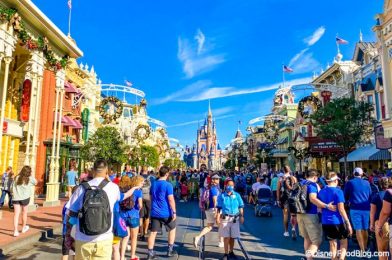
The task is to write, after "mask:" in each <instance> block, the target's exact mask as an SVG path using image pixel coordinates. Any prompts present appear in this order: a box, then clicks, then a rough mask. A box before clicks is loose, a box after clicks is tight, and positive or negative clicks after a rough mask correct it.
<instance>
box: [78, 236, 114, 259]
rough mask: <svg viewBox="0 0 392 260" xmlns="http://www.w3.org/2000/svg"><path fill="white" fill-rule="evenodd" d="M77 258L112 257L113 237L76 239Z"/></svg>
mask: <svg viewBox="0 0 392 260" xmlns="http://www.w3.org/2000/svg"><path fill="white" fill-rule="evenodd" d="M75 250H76V251H75V254H76V255H75V259H76V260H85V259H112V252H113V239H110V240H104V241H98V242H85V241H80V240H76V242H75Z"/></svg>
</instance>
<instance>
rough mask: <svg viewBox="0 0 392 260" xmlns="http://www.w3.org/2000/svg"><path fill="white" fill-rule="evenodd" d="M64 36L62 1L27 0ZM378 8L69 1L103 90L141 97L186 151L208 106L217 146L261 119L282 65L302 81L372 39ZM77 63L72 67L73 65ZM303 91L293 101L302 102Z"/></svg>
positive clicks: (285, 1)
mask: <svg viewBox="0 0 392 260" xmlns="http://www.w3.org/2000/svg"><path fill="white" fill-rule="evenodd" d="M33 2H34V3H35V4H36V5H37V6H38V7H39V8H40V9H41V10H42V11H43V12H44V13H45V14H46V15H47V16H48V17H49V18H50V19H51V20H52V21H53V22H54V23H55V24H57V25H58V27H59V28H60V29H62V30H63V31H64V32H67V31H68V8H67V1H66V0H63V1H60V0H56V1H47V0H34V1H33ZM382 5H383V1H382V0H373V1H368V0H345V1H341V0H319V1H314V0H313V1H311V0H301V1H298V0H246V1H245V0H236V1H234V0H187V1H183V0H165V1H164V0H154V1H135V0H127V1H124V0H122V1H120V0H112V1H102V0H73V10H72V31H71V32H72V37H73V38H74V39H75V40H76V42H77V44H78V46H79V47H80V48H81V49H82V50H83V51H84V57H83V58H81V59H80V61H82V62H83V63H88V64H89V65H90V66H91V65H94V67H95V70H96V72H97V73H98V76H99V77H100V78H101V79H102V81H103V82H104V83H119V84H122V83H124V80H125V79H127V80H129V81H131V82H133V84H134V87H136V88H139V89H141V90H143V91H145V92H146V95H147V96H146V97H147V100H148V101H149V106H148V113H149V114H150V116H151V117H153V118H157V119H159V120H162V121H164V122H165V123H166V124H167V125H168V131H169V135H170V136H171V137H173V138H176V139H179V140H180V141H181V143H182V144H188V145H191V144H192V143H193V142H194V140H195V137H196V129H197V125H198V121H200V122H201V123H202V122H203V121H204V117H205V115H206V112H207V108H208V99H209V98H210V99H211V106H212V109H213V113H214V116H215V117H216V118H217V127H218V138H219V140H220V142H221V146H222V147H224V146H225V145H226V144H227V143H228V142H230V140H231V139H232V138H233V137H234V134H235V131H236V130H237V122H238V121H239V120H241V121H242V122H243V123H242V125H241V129H242V131H243V132H245V128H246V123H247V122H248V121H249V120H250V119H252V118H255V117H258V116H261V115H264V114H267V113H268V112H269V111H270V109H271V104H272V97H273V94H274V92H275V89H276V87H277V86H278V85H279V83H280V82H281V81H282V68H281V64H282V63H285V64H289V65H290V66H291V67H292V68H293V69H294V70H295V72H294V73H292V74H290V75H287V77H286V80H287V81H289V82H294V83H295V82H306V81H308V80H309V78H311V77H312V75H313V72H320V70H321V69H322V68H325V67H326V66H327V64H328V63H332V61H333V58H334V56H335V55H336V45H335V36H336V34H337V33H338V34H339V36H340V37H342V38H344V39H346V40H348V41H349V45H344V46H342V48H341V51H342V54H343V55H344V59H351V58H352V55H353V50H354V47H355V43H356V42H357V41H358V39H359V31H360V30H362V33H363V39H364V41H374V40H375V36H374V33H373V32H372V30H371V28H372V26H373V25H374V24H375V21H374V16H375V14H376V13H379V12H381V11H382ZM80 61H79V62H80ZM300 95H301V93H297V96H300Z"/></svg>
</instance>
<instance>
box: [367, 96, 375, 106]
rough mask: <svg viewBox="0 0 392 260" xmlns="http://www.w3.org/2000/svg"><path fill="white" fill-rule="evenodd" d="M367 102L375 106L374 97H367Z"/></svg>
mask: <svg viewBox="0 0 392 260" xmlns="http://www.w3.org/2000/svg"><path fill="white" fill-rule="evenodd" d="M366 101H367V102H368V103H369V104H374V102H373V95H367V96H366Z"/></svg>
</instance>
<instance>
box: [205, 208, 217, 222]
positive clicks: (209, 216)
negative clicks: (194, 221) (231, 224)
mask: <svg viewBox="0 0 392 260" xmlns="http://www.w3.org/2000/svg"><path fill="white" fill-rule="evenodd" d="M205 213H206V223H207V224H212V225H214V224H215V222H216V221H215V210H214V209H208V210H206V211H205Z"/></svg>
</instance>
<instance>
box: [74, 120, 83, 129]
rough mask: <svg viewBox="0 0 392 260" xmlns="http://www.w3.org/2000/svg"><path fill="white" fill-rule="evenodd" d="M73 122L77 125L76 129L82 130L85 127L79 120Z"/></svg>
mask: <svg viewBox="0 0 392 260" xmlns="http://www.w3.org/2000/svg"><path fill="white" fill-rule="evenodd" d="M73 121H74V123H75V125H76V126H74V127H73V128H74V129H82V128H83V125H82V124H81V123H80V122H79V120H77V119H74V120H73Z"/></svg>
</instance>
